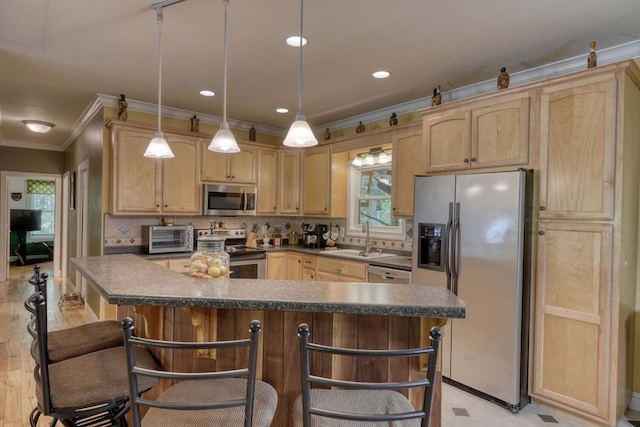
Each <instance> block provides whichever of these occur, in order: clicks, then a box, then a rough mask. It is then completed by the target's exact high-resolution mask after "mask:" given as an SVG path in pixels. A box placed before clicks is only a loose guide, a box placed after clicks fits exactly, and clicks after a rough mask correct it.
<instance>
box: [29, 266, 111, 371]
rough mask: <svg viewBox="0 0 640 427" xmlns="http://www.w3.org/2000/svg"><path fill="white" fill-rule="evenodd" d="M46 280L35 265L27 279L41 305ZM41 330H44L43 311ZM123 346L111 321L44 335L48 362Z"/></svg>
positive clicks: (45, 276)
mask: <svg viewBox="0 0 640 427" xmlns="http://www.w3.org/2000/svg"><path fill="white" fill-rule="evenodd" d="M48 277H49V275H48V274H47V273H40V266H39V265H36V266H35V267H34V275H33V276H31V278H30V279H29V283H31V284H32V285H33V286H34V288H35V291H36V293H37V292H41V294H42V296H43V298H44V299H45V302H46V300H47V280H48ZM43 328H44V330H45V331H48V319H47V313H46V312H45V319H44V326H43ZM32 336H33V334H32ZM34 338H35V337H34ZM123 345H124V337H123V335H122V329H121V328H120V322H117V321H115V320H100V321H97V322H91V323H86V324H84V325H80V326H74V327H72V328H65V329H58V330H55V331H50V332H49V334H48V346H49V348H48V351H49V353H48V358H49V363H56V362H60V361H62V360H66V359H71V358H73V357H78V356H82V355H83V354H87V353H93V352H95V351H100V350H104V349H107V348H112V347H119V346H123Z"/></svg>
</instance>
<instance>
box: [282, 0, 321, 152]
mask: <svg viewBox="0 0 640 427" xmlns="http://www.w3.org/2000/svg"><path fill="white" fill-rule="evenodd" d="M303 2H304V0H300V64H299V68H298V113H297V114H296V120H295V121H294V122H293V124H292V125H291V127H290V128H289V133H287V137H286V138H285V139H284V142H283V144H284V145H286V146H287V147H311V146H313V145H317V144H318V140H317V139H316V137H315V135H314V134H313V131H312V130H311V127H310V126H309V123H307V121H306V119H305V117H304V113H303V112H302V45H303V43H302V40H303V39H302V20H303V19H302V18H303V16H304V14H303Z"/></svg>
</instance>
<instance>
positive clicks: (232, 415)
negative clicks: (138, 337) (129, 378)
mask: <svg viewBox="0 0 640 427" xmlns="http://www.w3.org/2000/svg"><path fill="white" fill-rule="evenodd" d="M136 363H137V360H136ZM138 378H140V379H141V378H144V377H143V376H138ZM246 393H247V380H245V379H243V378H222V379H215V380H187V381H182V382H180V383H177V384H174V385H173V386H171V387H170V388H169V389H167V390H166V391H165V392H164V393H162V395H160V397H158V399H157V400H159V401H165V402H177V403H211V402H218V401H228V400H234V399H243V398H244V397H245V396H246ZM277 404H278V394H277V393H276V391H275V389H274V388H273V387H272V386H271V385H270V384H268V383H265V382H263V381H256V387H255V401H254V407H253V426H254V427H268V426H269V425H271V421H272V420H273V416H274V414H275V412H276V406H277ZM244 412H245V407H244V406H238V407H234V408H226V409H205V410H190V411H186V410H167V409H160V408H149V411H148V412H147V414H146V415H145V416H144V418H143V419H142V425H143V426H172V427H187V426H193V427H196V426H197V427H201V426H205V425H215V426H241V425H243V422H244Z"/></svg>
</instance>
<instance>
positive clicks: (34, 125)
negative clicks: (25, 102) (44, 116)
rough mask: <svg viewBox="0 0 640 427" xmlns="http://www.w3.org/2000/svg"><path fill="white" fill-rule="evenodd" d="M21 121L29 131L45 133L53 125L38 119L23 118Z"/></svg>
mask: <svg viewBox="0 0 640 427" xmlns="http://www.w3.org/2000/svg"><path fill="white" fill-rule="evenodd" d="M22 123H24V125H25V126H26V127H27V128H28V129H29V130H30V131H31V132H36V133H47V132H49V131H50V130H51V129H52V128H53V127H54V126H55V125H54V124H53V123H49V122H41V121H39V120H23V121H22Z"/></svg>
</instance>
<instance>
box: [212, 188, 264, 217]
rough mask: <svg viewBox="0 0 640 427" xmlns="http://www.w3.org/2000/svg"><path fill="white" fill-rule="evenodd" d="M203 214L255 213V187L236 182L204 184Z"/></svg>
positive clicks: (230, 214) (232, 214)
mask: <svg viewBox="0 0 640 427" xmlns="http://www.w3.org/2000/svg"><path fill="white" fill-rule="evenodd" d="M202 194H203V197H204V201H203V203H202V207H203V212H202V214H203V215H217V216H236V215H255V214H256V200H257V197H256V187H255V186H251V185H237V184H204V188H203V191H202Z"/></svg>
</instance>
